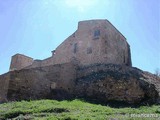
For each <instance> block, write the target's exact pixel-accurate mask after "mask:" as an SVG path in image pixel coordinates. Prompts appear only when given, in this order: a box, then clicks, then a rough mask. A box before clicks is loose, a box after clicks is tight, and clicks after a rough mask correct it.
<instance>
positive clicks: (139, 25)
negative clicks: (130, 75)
mask: <svg viewBox="0 0 160 120" xmlns="http://www.w3.org/2000/svg"><path fill="white" fill-rule="evenodd" d="M159 4H160V1H159V0H0V74H3V73H5V72H7V71H8V70H9V65H10V61H11V56H12V55H14V54H16V53H21V54H25V55H27V56H30V57H33V58H34V59H45V58H47V57H50V56H51V51H52V50H54V49H55V48H56V47H57V46H58V45H59V44H60V43H61V42H63V41H64V40H65V39H66V38H67V37H68V36H69V35H71V34H72V33H73V32H74V31H75V30H76V29H77V25H78V21H81V20H89V19H108V20H109V21H110V22H111V23H112V24H113V25H114V26H115V27H116V28H117V29H118V30H119V31H120V32H121V33H122V34H123V35H124V36H125V37H126V38H127V41H128V43H129V44H130V47H131V55H132V64H133V66H134V67H138V68H140V69H142V70H145V71H149V72H152V73H154V72H155V70H156V69H157V68H160V5H159Z"/></svg>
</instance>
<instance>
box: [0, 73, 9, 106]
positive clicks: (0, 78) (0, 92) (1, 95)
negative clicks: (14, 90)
mask: <svg viewBox="0 0 160 120" xmlns="http://www.w3.org/2000/svg"><path fill="white" fill-rule="evenodd" d="M9 81H10V73H6V74H3V75H0V103H3V102H6V101H7V93H8V85H9Z"/></svg>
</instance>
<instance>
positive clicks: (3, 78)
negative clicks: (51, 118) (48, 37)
mask: <svg viewBox="0 0 160 120" xmlns="http://www.w3.org/2000/svg"><path fill="white" fill-rule="evenodd" d="M45 98H48V99H58V100H62V99H72V98H83V99H87V100H94V101H98V102H99V103H107V102H109V101H111V102H112V101H117V102H124V103H127V104H153V103H160V78H159V77H157V76H155V75H153V74H151V73H148V72H144V71H142V70H140V69H138V68H134V67H132V62H131V55H130V47H129V44H128V43H127V41H126V38H125V37H124V36H123V35H122V34H121V33H120V32H119V31H118V30H117V29H116V28H115V27H114V26H113V25H112V24H111V23H110V22H109V21H107V20H87V21H81V22H79V23H78V29H77V30H76V31H75V32H74V33H73V34H72V35H71V36H69V37H68V38H67V39H66V40H65V41H64V42H63V43H62V44H61V45H59V46H58V47H57V48H56V50H53V51H52V56H51V57H49V58H47V59H44V60H34V59H33V58H31V57H28V56H25V55H22V54H16V55H14V56H12V59H11V65H10V71H9V72H8V73H5V74H3V75H0V102H6V101H14V100H30V99H45Z"/></svg>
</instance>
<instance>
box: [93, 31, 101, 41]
mask: <svg viewBox="0 0 160 120" xmlns="http://www.w3.org/2000/svg"><path fill="white" fill-rule="evenodd" d="M99 36H100V30H95V31H94V36H93V39H94V40H95V39H99Z"/></svg>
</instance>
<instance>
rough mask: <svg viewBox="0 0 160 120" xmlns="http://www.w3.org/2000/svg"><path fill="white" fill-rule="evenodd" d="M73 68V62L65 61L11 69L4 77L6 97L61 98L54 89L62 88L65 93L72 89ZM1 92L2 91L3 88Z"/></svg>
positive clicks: (19, 98)
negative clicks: (58, 63)
mask: <svg viewBox="0 0 160 120" xmlns="http://www.w3.org/2000/svg"><path fill="white" fill-rule="evenodd" d="M68 69H69V70H68ZM75 70H76V69H75V66H74V65H73V64H71V63H66V64H61V65H52V66H46V67H39V68H37V67H36V68H31V69H22V70H19V71H16V70H15V71H11V72H10V74H9V75H8V76H9V78H5V80H6V81H9V86H8V87H6V88H8V93H7V98H8V100H23V99H41V98H53V97H54V98H57V99H61V97H57V96H58V95H57V93H55V91H57V90H62V91H66V92H65V93H67V92H71V91H72V90H73V89H72V88H73V86H74V84H73V79H75V73H76V72H75ZM0 80H1V78H0ZM1 92H4V90H2V91H0V93H1ZM4 93H5V92H4ZM51 93H52V94H51ZM0 95H1V94H0ZM2 97H3V96H2Z"/></svg>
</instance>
